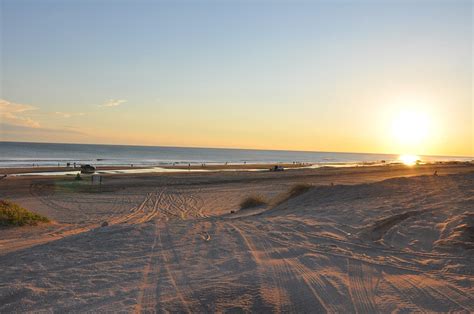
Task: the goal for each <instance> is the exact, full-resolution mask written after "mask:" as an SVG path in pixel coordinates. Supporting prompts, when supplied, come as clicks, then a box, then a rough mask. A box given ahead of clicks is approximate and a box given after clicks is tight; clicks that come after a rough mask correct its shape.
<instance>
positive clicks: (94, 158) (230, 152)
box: [0, 142, 473, 168]
mask: <svg viewBox="0 0 474 314" xmlns="http://www.w3.org/2000/svg"><path fill="white" fill-rule="evenodd" d="M398 157H399V156H398V155H390V154H364V153H333V152H303V151H283V150H254V149H223V148H190V147H163V146H129V145H96V144H56V143H25V142H0V168H7V167H31V166H33V165H35V166H58V164H59V165H60V166H64V165H66V163H71V164H73V163H77V164H92V165H95V166H130V165H131V164H133V165H134V166H137V167H140V166H157V167H159V166H165V165H171V164H174V163H175V164H192V165H193V164H202V163H206V164H223V163H230V164H242V163H249V164H252V163H255V164H263V163H293V162H297V163H311V164H318V165H346V164H354V163H380V162H382V161H385V162H387V163H390V162H396V161H397V160H398ZM420 158H421V159H422V160H423V161H428V162H431V161H447V160H457V161H470V160H472V159H473V158H472V157H470V158H469V157H450V156H421V157H420Z"/></svg>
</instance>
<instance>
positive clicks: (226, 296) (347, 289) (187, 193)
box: [0, 163, 474, 313]
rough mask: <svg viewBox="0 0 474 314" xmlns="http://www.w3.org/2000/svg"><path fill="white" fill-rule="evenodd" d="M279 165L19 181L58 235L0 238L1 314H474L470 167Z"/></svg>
mask: <svg viewBox="0 0 474 314" xmlns="http://www.w3.org/2000/svg"><path fill="white" fill-rule="evenodd" d="M268 166H271V165H270V164H265V165H251V164H249V165H245V167H244V166H239V167H230V166H229V167H223V166H220V167H217V166H213V167H210V168H208V169H204V170H208V171H202V172H197V171H196V172H193V171H189V172H186V171H182V172H172V171H171V172H163V173H122V174H113V173H105V174H103V175H102V177H103V182H102V184H100V185H98V184H92V182H91V180H90V178H89V177H87V176H83V180H82V181H76V180H74V177H72V176H54V175H50V176H48V175H41V176H40V175H31V176H13V175H11V174H13V173H16V172H15V171H13V170H10V172H9V174H10V175H9V176H8V177H6V178H5V179H2V180H0V199H9V200H11V201H13V202H15V203H17V204H20V205H21V206H23V207H25V208H27V209H30V210H31V211H34V212H37V213H39V214H42V215H45V216H47V217H49V218H50V219H51V220H52V222H50V223H42V224H39V225H38V226H24V227H15V228H1V229H0V234H1V237H0V266H1V269H2V272H1V273H0V312H2V313H4V312H24V311H56V312H85V311H92V312H98V311H101V312H102V311H112V312H117V311H120V312H135V313H137V312H141V313H152V312H298V313H300V312H345V313H347V312H359V313H367V312H393V311H404V312H406V311H416V312H418V311H422V312H433V311H436V312H439V311H441V312H451V311H458V312H465V313H468V312H473V311H474V297H473V295H474V288H473V284H474V272H473V269H474V262H473V261H474V240H473V237H474V231H473V230H474V165H473V164H472V163H440V164H426V165H418V166H416V165H415V166H406V165H384V166H370V167H362V166H359V167H343V168H338V167H322V168H318V169H308V168H300V169H287V170H285V171H282V172H270V171H264V170H266V169H268V168H269V167H268ZM287 166H290V165H287ZM193 167H194V168H198V167H199V166H196V165H194V166H193ZM176 168H180V167H179V166H178V167H176ZM194 168H193V169H194ZM242 168H244V169H242ZM48 169H49V170H51V169H50V168H48ZM48 169H46V170H48ZM125 169H130V168H120V169H118V170H125ZM249 169H257V170H261V171H245V170H249ZM3 170H4V169H3ZM23 170H24V172H32V171H31V170H32V169H23ZM33 170H34V169H33ZM42 170H43V169H42ZM108 170H117V168H113V167H112V168H110V169H108ZM171 170H172V169H171ZM194 170H197V169H194ZM224 170H233V171H224ZM0 173H2V172H1V171H0ZM3 173H6V170H4V172H3ZM255 195H258V196H259V197H260V198H262V199H263V200H265V204H263V205H260V206H256V207H252V208H246V209H241V208H240V203H241V202H242V201H243V200H244V199H246V198H247V197H250V196H255Z"/></svg>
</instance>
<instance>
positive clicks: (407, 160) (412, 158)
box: [398, 155, 420, 166]
mask: <svg viewBox="0 0 474 314" xmlns="http://www.w3.org/2000/svg"><path fill="white" fill-rule="evenodd" d="M398 160H400V161H401V162H402V163H403V164H404V165H407V166H414V165H415V164H416V163H417V162H418V161H419V160H420V157H419V156H416V155H400V157H398Z"/></svg>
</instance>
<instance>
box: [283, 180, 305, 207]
mask: <svg viewBox="0 0 474 314" xmlns="http://www.w3.org/2000/svg"><path fill="white" fill-rule="evenodd" d="M312 187H313V186H312V185H311V184H307V183H299V184H296V185H294V186H292V187H291V188H290V190H288V192H286V193H285V194H283V195H282V196H281V197H280V198H279V199H278V200H277V201H276V205H280V204H282V203H284V202H286V201H288V200H290V199H292V198H294V197H297V196H300V195H301V194H303V193H306V192H308V191H309V190H310V189H311V188H312Z"/></svg>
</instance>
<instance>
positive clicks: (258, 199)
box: [240, 195, 267, 209]
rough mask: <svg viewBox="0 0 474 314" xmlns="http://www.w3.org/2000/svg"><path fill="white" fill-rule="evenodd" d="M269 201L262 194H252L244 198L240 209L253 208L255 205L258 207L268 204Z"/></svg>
mask: <svg viewBox="0 0 474 314" xmlns="http://www.w3.org/2000/svg"><path fill="white" fill-rule="evenodd" d="M266 204H267V201H266V200H265V199H264V198H263V197H262V196H260V195H252V196H249V197H247V198H246V199H244V200H243V201H242V202H241V203H240V209H247V208H253V207H258V206H262V205H266Z"/></svg>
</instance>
